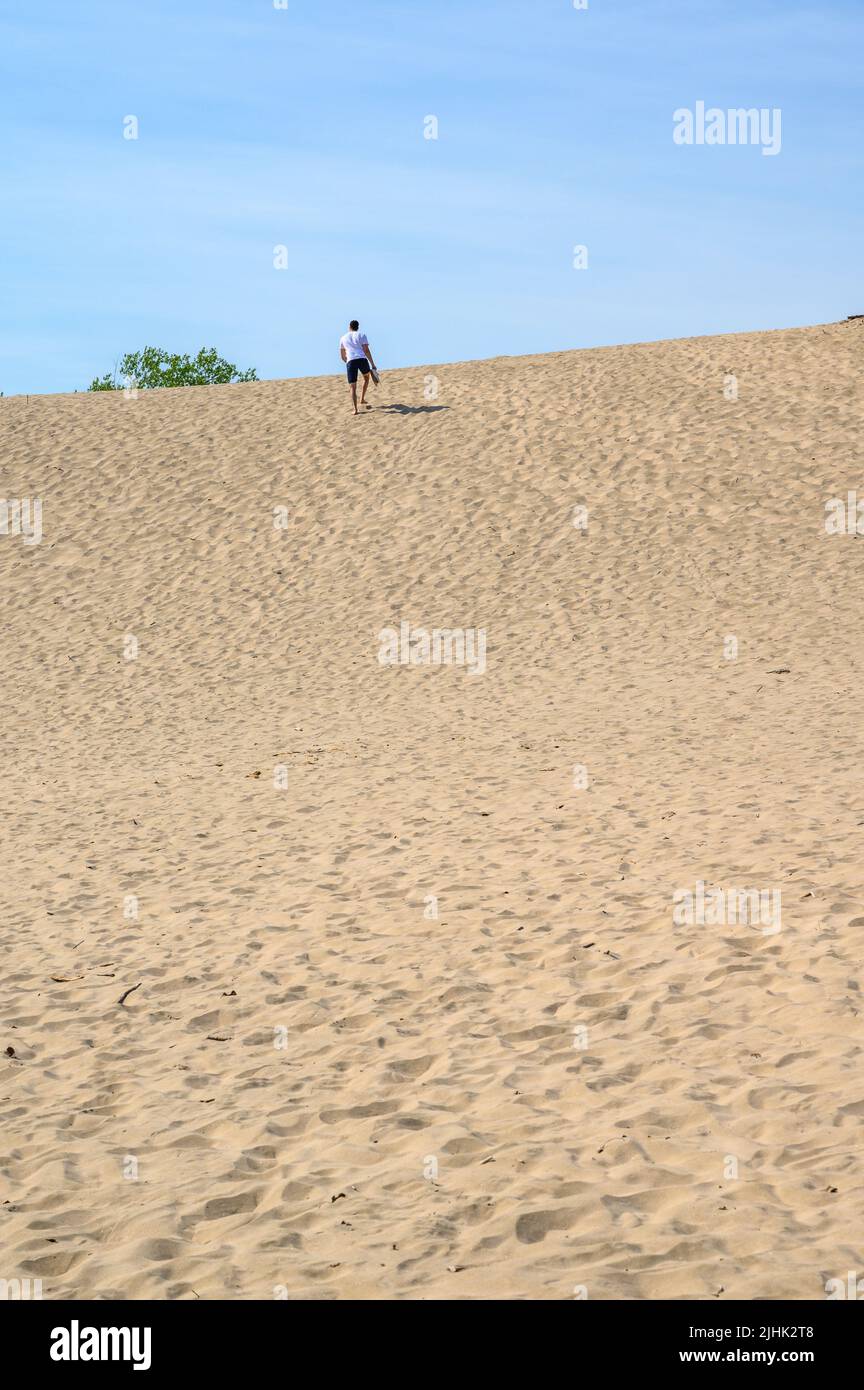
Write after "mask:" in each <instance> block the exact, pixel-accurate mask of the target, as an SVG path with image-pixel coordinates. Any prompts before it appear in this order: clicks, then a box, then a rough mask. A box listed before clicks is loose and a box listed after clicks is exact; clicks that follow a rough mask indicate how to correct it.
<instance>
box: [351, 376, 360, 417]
mask: <svg viewBox="0 0 864 1390" xmlns="http://www.w3.org/2000/svg"><path fill="white" fill-rule="evenodd" d="M351 400H352V403H353V405H354V414H355V415H359V414H360V411H359V410H358V409H357V382H356V381H352V382H351Z"/></svg>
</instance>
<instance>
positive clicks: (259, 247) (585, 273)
mask: <svg viewBox="0 0 864 1390" xmlns="http://www.w3.org/2000/svg"><path fill="white" fill-rule="evenodd" d="M862 54H864V5H862V4H861V0H820V3H819V4H818V5H814V4H812V3H801V2H800V0H725V2H724V0H666V3H663V0H658V2H657V3H650V0H589V6H588V9H587V10H576V9H574V8H573V0H524V3H516V0H494V3H492V2H487V0H436V3H435V4H425V3H423V0H402V3H378V2H377V0H368V2H367V3H354V4H352V3H345V0H338V3H331V0H315V3H309V0H288V3H287V9H284V10H281V9H279V10H277V9H275V8H274V4H273V0H147V3H146V4H140V5H139V4H126V3H118V2H117V0H75V3H70V2H69V0H39V3H38V4H37V3H34V0H0V122H2V142H0V190H2V192H0V199H2V218H0V241H2V257H0V295H2V300H0V302H2V313H0V390H2V391H4V392H5V393H6V395H10V394H15V393H20V392H39V391H71V390H74V389H75V388H82V387H85V386H87V385H88V384H89V382H90V380H91V379H92V378H93V377H94V376H96V375H101V374H102V373H103V372H105V371H108V370H109V369H110V368H111V367H112V366H113V364H114V361H115V359H116V358H117V357H119V356H120V355H121V354H122V353H123V352H125V351H128V350H132V349H136V348H140V347H143V346H144V345H145V344H155V345H157V346H160V347H164V348H166V349H168V350H171V351H190V352H195V351H197V349H198V348H199V347H201V346H203V345H208V346H211V345H212V346H215V347H216V348H217V349H218V350H219V351H220V352H221V353H222V354H223V355H224V356H226V357H228V358H229V359H230V360H231V361H233V362H236V363H238V365H239V366H240V367H247V366H254V367H255V368H257V370H258V373H259V375H260V376H262V377H286V376H307V375H317V374H322V373H326V372H330V371H334V372H336V371H338V370H340V369H341V364H340V362H339V360H338V354H337V350H336V343H337V341H338V338H339V335H340V333H341V332H342V331H344V327H345V325H346V323H347V320H348V319H349V318H350V317H353V316H356V317H358V318H360V319H361V321H362V323H363V326H364V327H365V328H366V329H367V331H368V332H369V336H370V339H371V342H372V346H373V349H374V351H375V354H376V357H377V359H378V361H379V363H380V364H381V365H382V367H385V368H386V367H388V366H402V365H409V364H413V363H418V364H419V363H423V364H425V363H435V362H447V361H462V360H465V359H468V358H475V357H491V356H498V355H500V354H522V353H535V352H547V351H548V352H552V351H558V350H560V349H567V348H576V347H587V346H594V345H599V344H608V343H619V342H634V341H641V340H646V339H656V338H667V337H686V336H690V335H694V334H705V333H724V332H734V331H744V330H748V329H758V328H781V327H788V326H791V325H795V324H806V323H815V322H822V321H827V320H831V319H837V318H842V317H845V315H847V314H850V313H856V312H864V294H862V287H861V273H860V263H861V253H862V245H864V237H862V232H864V217H862V193H861V190H862V187H864V177H862V154H861V151H862V145H864V141H862V136H864V114H862V113H864V102H862V78H861V69H862V63H861V59H862ZM699 100H703V101H705V102H706V103H707V105H708V106H716V107H720V108H723V109H725V108H729V107H739V106H745V107H752V106H755V107H759V108H761V107H767V108H775V107H779V108H780V109H781V111H782V149H781V152H780V154H779V155H778V156H776V157H773V158H772V157H766V156H764V155H763V154H762V153H761V150H760V148H758V147H752V146H735V147H733V146H728V145H727V146H715V147H708V146H705V145H701V146H697V145H694V146H690V147H682V146H679V145H676V144H675V143H674V142H673V139H672V131H673V119H672V116H673V112H674V111H675V110H676V109H678V108H681V107H689V108H693V107H695V104H696V102H697V101H699ZM128 115H135V116H137V118H138V120H139V123H140V126H139V138H138V139H137V140H134V141H133V140H126V139H124V138H123V120H124V117H125V116H128ZM429 115H434V116H436V117H437V119H438V123H439V127H438V139H437V140H426V139H424V118H425V117H426V116H429ZM577 244H580V245H585V246H587V248H588V269H587V270H580V271H577V270H574V269H573V247H574V245H577ZM278 245H284V246H285V247H287V260H288V267H287V269H285V270H277V269H275V268H274V265H273V258H274V247H275V246H278Z"/></svg>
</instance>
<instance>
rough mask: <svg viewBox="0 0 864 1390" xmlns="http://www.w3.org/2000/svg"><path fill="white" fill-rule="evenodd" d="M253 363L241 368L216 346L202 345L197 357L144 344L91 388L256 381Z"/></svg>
mask: <svg viewBox="0 0 864 1390" xmlns="http://www.w3.org/2000/svg"><path fill="white" fill-rule="evenodd" d="M257 380H258V373H257V372H256V371H255V368H254V367H249V369H248V370H247V371H245V372H241V371H238V370H237V368H236V367H235V366H234V364H233V362H226V361H225V358H224V357H220V356H219V355H218V353H217V351H216V349H215V348H202V349H201V351H200V352H199V353H198V356H197V357H190V356H189V354H188V353H186V352H164V351H163V349H162V348H155V347H145V349H144V351H143V352H127V353H126V356H125V357H123V358H122V359H121V361H120V367H119V370H118V368H117V367H116V366H115V368H114V371H113V372H106V373H105V375H104V376H101V377H96V378H95V379H94V380H93V381H91V383H90V385H89V386H88V388H87V390H88V391H122V390H123V389H124V388H125V387H126V386H137V388H138V390H139V391H154V390H156V389H157V388H158V387H163V386H227V385H228V384H229V383H230V382H235V381H257Z"/></svg>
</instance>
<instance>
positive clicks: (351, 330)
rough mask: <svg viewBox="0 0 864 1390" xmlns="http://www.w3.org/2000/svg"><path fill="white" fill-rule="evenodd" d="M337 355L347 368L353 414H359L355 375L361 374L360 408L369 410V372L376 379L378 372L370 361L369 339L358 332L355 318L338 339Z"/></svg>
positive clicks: (358, 327) (358, 328) (358, 326)
mask: <svg viewBox="0 0 864 1390" xmlns="http://www.w3.org/2000/svg"><path fill="white" fill-rule="evenodd" d="M339 355H340V357H341V358H342V361H343V362H344V363H345V364H346V366H347V368H348V385H349V386H350V387H351V401H352V404H353V406H354V414H355V415H359V414H360V410H358V408H357V375H358V373H362V375H363V390H362V392H361V393H360V408H361V409H363V410H371V409H372V407H371V405H367V404H366V392H367V390H368V389H369V377H370V374H371V376H372V377H373V379H374V380H375V382H376V384H377V381H378V372H377V370H376V367H375V363H374V362H373V361H372V349H371V348H370V347H369V339H368V338H367V337H366V334H365V333H361V332H360V325H359V323H358V322H357V320H356V319H352V320H351V322H350V323H349V325H348V332H347V333H346V334H345V335H344V336H343V337H342V338H340V339H339Z"/></svg>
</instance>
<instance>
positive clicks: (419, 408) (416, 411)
mask: <svg viewBox="0 0 864 1390" xmlns="http://www.w3.org/2000/svg"><path fill="white" fill-rule="evenodd" d="M375 408H376V410H395V412H396V414H397V415H431V414H432V412H433V410H449V409H450V407H449V405H379V406H376V407H375Z"/></svg>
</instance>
